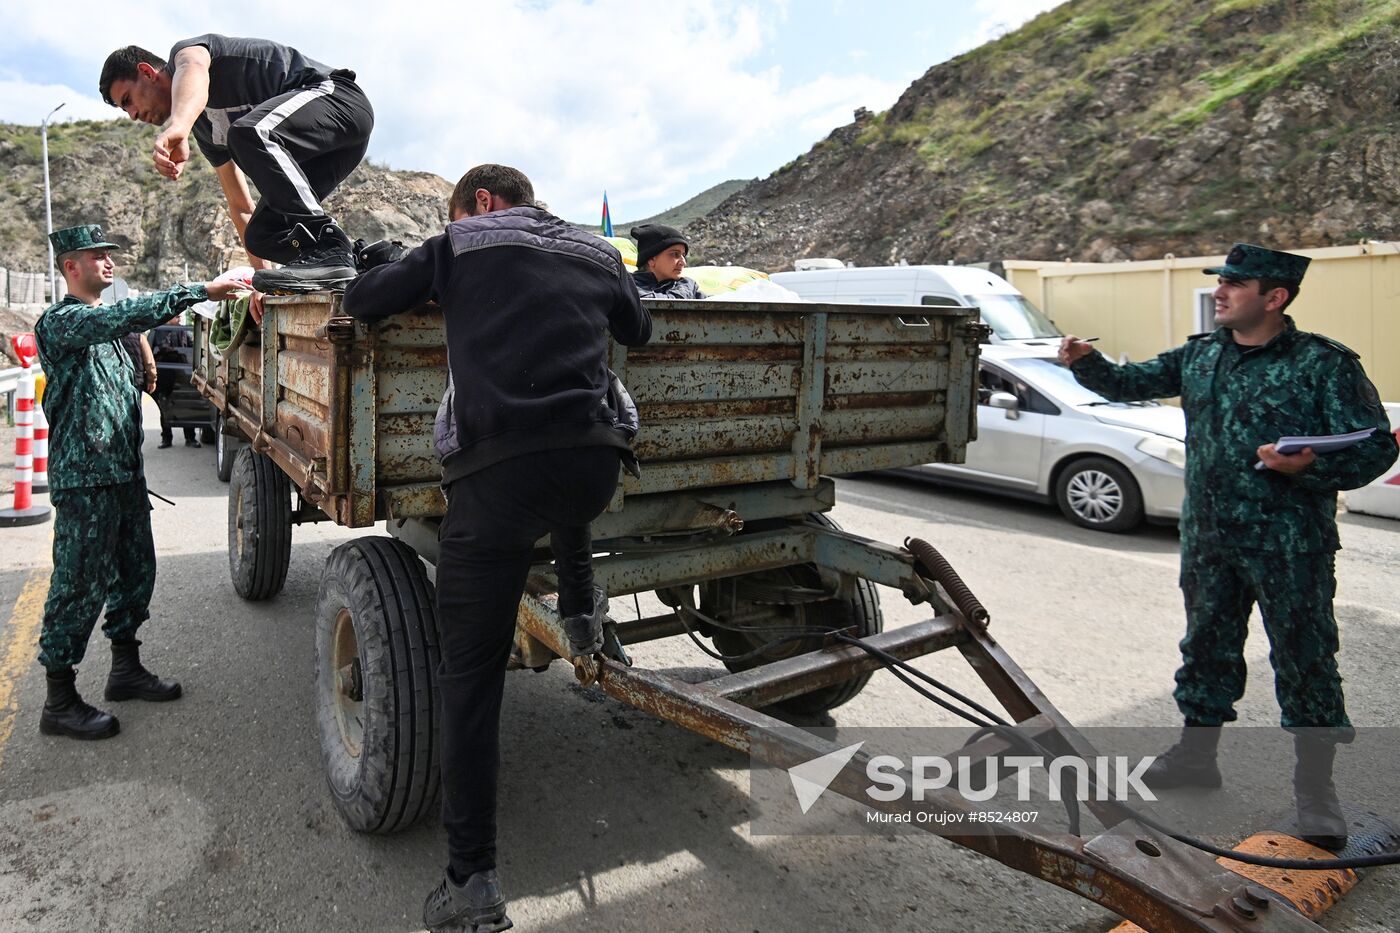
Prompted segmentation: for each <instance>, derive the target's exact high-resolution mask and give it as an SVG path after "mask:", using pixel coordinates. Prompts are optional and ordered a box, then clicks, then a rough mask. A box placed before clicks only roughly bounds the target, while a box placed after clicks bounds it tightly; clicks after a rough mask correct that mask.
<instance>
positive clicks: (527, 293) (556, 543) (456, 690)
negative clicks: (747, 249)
mask: <svg viewBox="0 0 1400 933" xmlns="http://www.w3.org/2000/svg"><path fill="white" fill-rule="evenodd" d="M449 217H450V218H451V223H449V224H448V227H447V231H446V232H445V233H443V234H440V235H438V236H435V237H432V238H430V239H429V240H427V242H425V243H423V245H422V246H419V247H418V248H416V249H414V250H411V251H410V252H409V253H408V254H407V255H406V256H404V257H403V258H402V259H400V260H398V261H397V262H392V263H389V264H386V265H381V266H378V267H376V268H373V269H370V270H369V271H367V272H365V273H364V274H362V275H361V276H360V277H359V278H357V279H355V280H354V281H353V282H351V283H350V285H349V287H348V288H347V289H346V292H345V303H344V308H345V311H346V312H347V313H349V314H351V315H353V316H354V317H357V318H359V319H360V320H364V321H377V320H380V319H382V318H385V317H388V316H389V315H392V314H396V313H398V312H400V311H407V310H409V309H410V308H414V307H417V306H419V305H421V304H423V303H424V302H426V301H429V300H432V301H436V302H437V303H438V305H439V306H441V308H442V313H443V325H444V328H445V330H446V333H447V358H448V376H449V380H450V381H449V384H448V392H447V396H446V397H445V398H444V399H443V404H442V408H441V409H440V410H439V412H438V419H437V424H436V427H435V429H434V441H435V443H436V446H437V451H438V455H439V457H440V458H441V459H442V473H443V477H442V479H443V488H444V489H445V490H446V494H447V515H446V517H445V518H444V519H443V522H442V529H441V533H440V542H439V558H438V564H437V615H438V629H439V635H440V647H441V652H442V664H441V666H440V668H439V670H438V675H437V691H438V696H439V698H440V701H441V710H442V717H441V720H440V727H439V738H438V743H439V749H440V759H441V762H442V788H443V820H442V821H443V825H444V826H445V827H446V829H447V837H448V866H447V871H446V877H445V878H444V879H443V880H442V882H441V883H440V884H439V885H438V886H437V887H436V888H435V889H434V890H433V891H432V892H431V893H430V894H429V895H428V899H427V902H426V903H425V904H424V907H423V914H424V916H423V920H424V923H425V924H426V925H427V926H428V927H429V929H438V928H441V927H445V926H449V925H472V926H474V927H475V928H477V929H479V930H487V929H504V928H505V926H507V925H509V920H507V919H506V916H505V899H504V897H503V896H502V894H501V889H500V884H499V882H498V880H497V877H496V778H497V774H498V772H499V769H500V713H501V694H502V691H503V689H504V686H505V683H504V680H505V669H506V660H507V658H508V657H509V655H510V648H511V643H512V640H513V636H514V632H515V616H516V609H517V606H518V605H519V603H520V598H521V596H522V595H523V593H524V591H525V580H526V575H527V573H528V572H529V569H530V559H531V554H532V550H533V547H534V544H535V542H536V541H538V540H539V539H540V538H542V537H543V536H544V535H545V534H549V535H550V540H551V543H552V546H553V551H554V560H555V570H556V574H557V577H558V580H559V612H560V615H561V616H563V618H564V629H565V631H566V633H567V634H568V636H569V640H570V647H571V649H572V651H573V653H574V655H575V656H579V655H587V654H591V653H593V652H595V651H597V650H598V649H599V647H601V644H602V635H601V630H602V619H603V613H604V612H605V611H606V609H607V597H606V595H605V594H604V593H603V592H602V590H601V589H598V590H595V589H594V587H593V568H592V557H591V538H590V535H589V523H590V522H592V521H593V519H594V518H596V517H597V516H598V515H599V514H601V513H602V511H603V509H604V508H606V506H607V504H608V502H609V501H610V500H611V499H612V495H613V492H614V490H615V488H616V486H617V480H618V468H619V462H620V455H621V454H622V452H623V451H624V450H626V447H627V441H626V438H625V436H624V435H623V434H622V433H621V432H620V431H618V430H617V429H616V428H615V427H614V426H613V412H612V410H611V409H610V408H609V407H608V406H607V404H606V402H605V396H606V392H607V388H608V368H607V352H608V334H609V333H611V334H612V335H613V336H614V337H616V338H617V339H618V340H619V341H621V342H622V343H625V344H627V345H629V346H639V345H641V344H644V343H646V342H647V340H648V339H649V338H650V337H651V317H650V315H649V314H648V313H647V311H646V309H644V308H643V307H642V305H641V301H640V299H639V297H638V295H637V289H636V287H635V286H634V285H633V284H632V278H631V276H630V275H628V274H627V271H626V268H625V267H624V266H623V264H622V257H621V256H620V255H619V254H618V252H617V250H616V249H614V248H613V247H612V245H611V244H609V243H607V242H606V241H605V240H602V239H600V238H598V237H595V236H591V235H589V234H586V233H583V232H582V231H579V230H577V229H575V228H573V227H571V226H569V225H568V224H566V223H564V222H563V221H562V220H560V219H559V218H557V217H555V216H553V215H551V214H549V213H547V212H545V211H544V210H542V209H540V208H538V207H536V206H535V195H534V188H533V186H532V185H531V184H530V180H529V179H528V178H526V177H525V175H524V174H522V173H521V172H520V171H518V170H516V169H513V168H509V167H507V166H503V165H479V166H477V167H476V168H473V169H472V170H471V171H469V172H467V174H466V175H464V176H462V179H461V181H459V182H458V183H457V187H456V189H455V190H454V191H453V193H452V200H451V202H450V205H449Z"/></svg>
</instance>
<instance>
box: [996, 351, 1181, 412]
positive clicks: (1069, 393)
mask: <svg viewBox="0 0 1400 933" xmlns="http://www.w3.org/2000/svg"><path fill="white" fill-rule="evenodd" d="M1011 365H1014V366H1015V368H1016V369H1018V370H1020V371H1021V372H1023V373H1025V374H1026V375H1027V376H1028V377H1030V378H1031V379H1034V380H1036V381H1037V382H1039V383H1040V384H1041V385H1043V386H1045V389H1046V391H1048V392H1049V393H1050V394H1051V395H1053V396H1055V398H1057V399H1059V400H1060V401H1061V402H1064V403H1065V404H1066V405H1118V404H1128V405H1144V404H1148V405H1155V404H1157V403H1156V402H1146V403H1144V402H1111V401H1109V400H1108V399H1106V398H1104V397H1103V396H1102V395H1100V394H1099V393H1097V392H1095V391H1093V390H1092V389H1086V388H1084V386H1082V385H1080V384H1079V380H1077V379H1075V378H1074V373H1072V372H1070V371H1069V370H1068V369H1067V368H1065V367H1064V366H1061V365H1060V364H1059V363H1057V362H1055V361H1054V360H1046V359H1036V358H1026V359H1018V360H1015V361H1014V363H1012V364H1011Z"/></svg>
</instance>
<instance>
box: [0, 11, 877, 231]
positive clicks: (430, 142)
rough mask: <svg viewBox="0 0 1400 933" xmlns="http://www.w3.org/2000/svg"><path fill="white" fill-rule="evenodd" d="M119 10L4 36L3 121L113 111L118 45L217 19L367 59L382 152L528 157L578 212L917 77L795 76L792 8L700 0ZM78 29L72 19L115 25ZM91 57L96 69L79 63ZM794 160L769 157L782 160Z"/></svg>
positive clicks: (0, 38)
mask: <svg viewBox="0 0 1400 933" xmlns="http://www.w3.org/2000/svg"><path fill="white" fill-rule="evenodd" d="M136 9H137V8H133V15H131V16H127V17H123V18H122V19H120V20H116V21H113V20H111V19H110V18H109V17H108V15H107V7H106V5H100V4H96V3H90V2H86V0H78V2H74V3H70V4H69V5H68V6H66V7H65V12H64V16H63V17H62V20H63V22H60V21H59V18H57V17H54V16H53V15H52V12H51V11H47V10H43V9H39V8H38V7H37V5H33V4H28V5H23V6H22V8H21V9H19V10H17V11H16V12H15V14H14V15H13V16H12V17H11V18H10V22H9V23H7V28H6V30H5V33H4V34H3V35H0V56H4V58H5V59H6V60H8V62H9V63H10V68H11V69H12V71H14V72H16V73H14V74H9V75H7V74H5V73H0V79H3V80H0V119H6V120H11V121H14V122H26V123H33V122H37V121H38V120H39V119H41V118H42V117H43V114H44V113H46V112H47V110H48V108H49V107H50V106H52V104H51V103H50V101H52V102H53V103H57V102H58V101H60V100H67V101H68V107H67V108H65V111H67V112H71V113H72V114H73V115H75V116H84V117H102V116H112V115H113V114H114V111H112V110H111V109H110V108H107V107H106V106H105V105H104V104H102V103H101V102H100V101H99V100H98V98H97V94H96V84H97V73H98V71H99V70H100V68H101V63H102V61H103V59H104V58H105V57H106V55H107V53H108V52H109V51H111V49H112V48H115V47H117V46H118V45H121V44H125V43H131V42H134V43H136V44H139V45H143V46H145V47H147V48H150V49H152V50H154V51H157V52H160V53H162V54H163V52H164V50H165V49H168V48H169V46H170V45H171V44H172V43H173V42H174V41H176V40H178V39H180V38H183V37H185V36H189V35H195V34H198V33H200V32H204V31H215V32H222V33H225V34H228V35H248V34H253V35H259V34H261V35H267V36H269V37H272V38H276V39H277V40H279V41H282V42H286V43H287V44H289V45H294V46H296V47H297V48H299V49H301V50H302V51H303V52H305V53H306V54H308V55H311V56H312V57H315V58H318V59H320V60H322V61H324V62H325V63H326V64H328V65H331V66H332V67H348V68H354V69H355V70H356V71H358V72H359V75H360V81H361V84H362V85H363V87H364V88H365V91H366V93H367V94H368V96H369V98H370V100H371V101H372V102H373V103H374V105H375V109H376V127H375V132H374V136H373V137H372V139H371V143H370V155H371V157H373V158H376V159H379V160H385V161H388V162H389V163H390V164H391V165H393V166H394V167H395V168H409V169H421V170H427V171H433V172H437V173H438V174H440V175H442V176H444V177H446V178H448V179H449V180H455V179H456V178H457V177H458V176H459V175H460V174H461V173H462V172H463V171H465V170H466V169H467V168H469V167H470V166H472V165H474V164H476V163H479V162H484V161H495V162H505V163H508V164H512V165H516V166H518V167H520V168H521V169H523V170H525V172H526V173H527V174H529V175H530V176H531V178H532V179H533V180H534V182H535V185H536V189H537V191H538V193H539V195H540V197H541V198H543V199H544V200H546V201H548V202H549V203H550V205H551V207H552V208H553V209H554V210H555V211H557V212H558V213H560V214H562V215H563V216H566V217H571V218H576V219H586V218H591V217H593V216H594V215H595V214H597V212H598V209H599V207H600V205H601V201H602V192H603V189H604V188H606V189H607V190H608V192H609V199H610V201H611V202H612V208H613V216H614V217H634V216H639V215H641V214H643V213H644V212H645V211H644V210H643V209H642V208H643V207H650V206H654V203H653V204H647V203H646V202H648V201H651V202H656V201H658V200H659V201H660V202H661V204H662V206H665V205H667V204H674V203H678V202H679V201H681V200H683V199H684V198H686V197H689V196H690V195H691V194H694V193H695V191H696V189H697V187H699V185H700V179H702V178H707V177H709V178H712V177H714V176H715V175H716V173H723V172H727V171H732V170H731V169H730V168H729V167H730V166H733V165H736V164H739V163H741V162H743V159H744V157H745V155H748V157H749V158H750V160H752V159H753V158H754V155H755V154H756V153H759V152H763V151H765V147H767V146H771V144H772V143H773V141H774V138H775V137H777V136H779V135H780V134H782V133H784V132H786V131H789V130H794V129H795V130H797V131H800V133H801V134H802V135H803V136H804V137H805V139H803V140H801V141H800V142H799V145H805V144H806V143H808V142H814V141H816V140H817V139H820V138H821V137H822V136H825V135H826V133H828V132H829V131H830V130H831V129H833V128H834V127H836V126H838V125H841V124H844V123H847V122H849V121H850V119H851V112H852V110H854V109H855V108H856V107H858V106H865V107H869V108H871V109H873V110H880V109H883V108H885V107H888V106H889V105H890V104H891V103H893V102H894V100H895V99H896V97H897V96H898V94H899V93H900V92H901V91H902V90H903V87H902V86H895V85H894V84H891V83H889V82H886V81H880V80H877V79H874V78H871V77H868V76H865V75H861V74H851V73H845V74H829V75H823V76H820V77H817V78H815V79H812V80H804V81H802V82H801V83H794V82H792V81H791V80H790V79H789V80H785V78H784V74H783V72H782V70H781V69H780V68H778V67H774V66H771V65H768V64H767V63H766V60H765V58H764V54H765V52H766V50H767V49H768V48H769V47H770V44H771V39H772V37H773V36H774V34H775V30H777V29H780V28H783V22H784V18H785V17H786V16H787V15H788V9H787V5H786V4H784V3H762V4H760V3H753V2H740V0H691V2H688V3H686V4H683V5H681V6H678V7H675V6H673V7H664V8H656V9H655V10H653V11H652V14H656V13H660V12H663V11H664V13H665V16H660V15H651V14H649V15H645V16H643V15H639V10H640V9H641V8H639V7H638V6H637V5H636V4H635V3H631V2H625V0H592V2H588V0H491V2H485V0H483V2H476V3H470V4H464V3H458V2H447V0H427V2H422V3H414V4H411V5H406V4H402V3H400V4H385V3H382V2H375V3H368V2H366V3H360V4H356V3H345V2H342V3H341V4H340V5H339V6H338V7H337V11H336V15H335V16H331V17H328V16H326V15H325V10H324V8H323V7H321V6H317V5H316V4H289V3H286V2H285V0H243V2H241V3H239V4H237V5H236V7H225V8H222V9H212V8H205V9H198V8H196V7H191V6H190V5H188V4H186V3H184V2H176V0H149V2H147V3H145V4H143V5H142V6H141V7H140V8H139V10H140V11H139V12H135V10H136ZM99 21H105V22H107V23H109V24H111V25H109V27H108V28H105V29H103V30H95V29H83V30H76V31H73V30H71V29H68V28H67V26H66V23H67V22H99ZM60 57H62V58H64V59H66V61H67V62H68V63H69V66H67V67H68V71H66V72H65V74H66V73H68V72H73V73H75V74H76V76H75V77H74V78H73V79H72V83H73V84H76V85H77V86H78V87H84V88H87V90H86V91H85V92H84V93H82V94H79V93H78V92H77V91H75V90H73V89H72V88H70V87H66V86H62V85H51V84H47V85H46V84H37V83H35V84H28V83H26V81H25V80H24V79H23V78H21V77H20V76H19V73H23V74H24V75H27V76H32V75H33V73H34V71H35V69H34V68H32V67H29V66H28V65H27V64H26V61H34V60H37V59H40V58H43V59H47V60H49V61H54V60H56V59H59V58H60ZM79 69H81V70H82V71H81V73H78V71H79ZM772 167H776V166H769V168H772Z"/></svg>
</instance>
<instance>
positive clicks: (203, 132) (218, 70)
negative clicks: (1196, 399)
mask: <svg viewBox="0 0 1400 933" xmlns="http://www.w3.org/2000/svg"><path fill="white" fill-rule="evenodd" d="M194 45H202V46H204V47H205V48H206V49H208V50H209V59H210V61H209V103H208V104H206V105H205V107H204V114H203V115H202V116H200V118H199V119H198V120H196V121H195V123H194V130H193V134H192V135H193V136H194V139H195V142H197V143H198V144H199V151H200V152H202V153H204V157H205V158H207V159H208V160H209V162H210V164H211V165H214V166H216V167H217V166H220V165H223V164H224V163H225V162H227V161H228V160H229V159H230V158H231V156H230V155H229V151H228V128H229V124H231V123H233V122H234V121H235V120H237V119H239V118H240V117H242V116H243V115H244V114H246V113H247V112H248V111H250V110H252V109H253V108H254V107H257V106H258V105H259V104H261V103H263V102H264V101H266V100H270V99H272V98H274V97H277V96H278V95H280V94H286V93H287V92H289V91H295V90H297V89H298V88H303V87H306V86H307V85H316V84H320V83H321V82H322V81H325V80H326V79H327V78H328V77H329V76H330V73H331V69H330V68H328V67H326V66H325V65H323V64H321V63H320V62H318V61H316V60H315V59H312V58H307V57H306V56H305V55H303V54H301V53H300V52H298V51H297V50H296V49H294V48H291V47H290V46H286V45H282V44H280V43H277V42H270V41H268V40H267V39H238V38H234V37H232V36H220V35H216V34H215V33H212V32H211V33H208V34H207V35H203V36H195V37H194V38H193V39H184V40H182V41H180V42H177V43H175V45H174V46H172V47H171V49H170V57H169V58H168V59H167V60H166V65H165V70H166V71H167V72H168V73H170V74H172V75H173V74H174V73H175V56H176V55H177V54H179V52H180V50H181V49H187V48H189V47H190V46H194Z"/></svg>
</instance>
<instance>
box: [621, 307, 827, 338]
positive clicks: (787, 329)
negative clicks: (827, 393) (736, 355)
mask: <svg viewBox="0 0 1400 933" xmlns="http://www.w3.org/2000/svg"><path fill="white" fill-rule="evenodd" d="M645 304H646V305H647V306H648V307H649V308H651V312H652V329H651V343H650V344H648V345H647V346H648V347H664V346H686V347H691V346H701V345H704V344H721V345H723V344H753V345H757V346H782V345H784V344H790V345H793V346H799V347H800V346H801V345H802V319H801V317H800V316H798V315H795V314H790V313H789V314H773V313H771V310H770V309H771V307H772V306H770V308H769V309H764V310H768V311H769V312H770V313H768V314H761V313H760V314H754V313H746V312H734V311H728V310H726V309H725V308H721V307H718V306H717V305H716V303H714V302H708V303H707V305H706V306H705V307H704V309H703V311H702V312H701V313H694V309H693V308H687V307H685V306H682V305H678V304H677V303H676V302H664V303H663V302H652V301H647V302H645ZM663 305H664V306H665V307H664V308H663ZM725 306H726V308H727V307H728V306H729V303H728V302H726V303H725ZM788 307H790V306H788Z"/></svg>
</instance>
